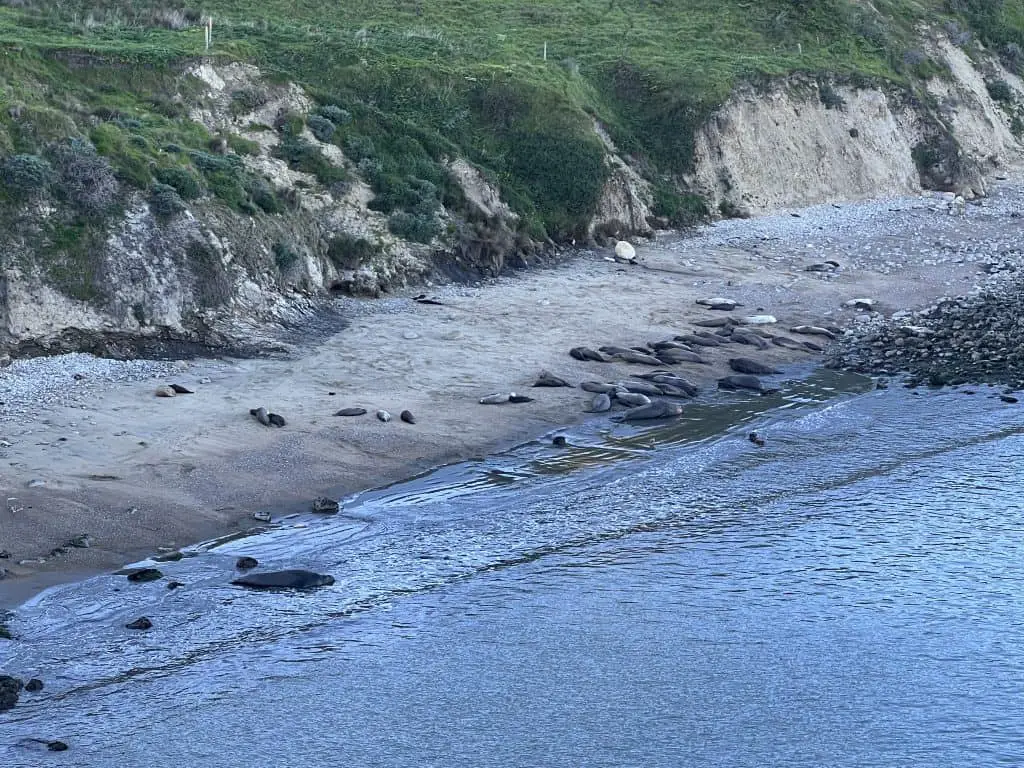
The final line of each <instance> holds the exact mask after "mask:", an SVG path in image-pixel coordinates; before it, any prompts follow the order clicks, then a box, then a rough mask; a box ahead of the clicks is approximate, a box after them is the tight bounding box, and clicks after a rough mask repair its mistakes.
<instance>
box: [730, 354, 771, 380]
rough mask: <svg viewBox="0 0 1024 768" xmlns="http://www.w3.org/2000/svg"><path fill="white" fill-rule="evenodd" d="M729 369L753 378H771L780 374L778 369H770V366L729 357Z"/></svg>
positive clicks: (742, 358) (747, 358)
mask: <svg viewBox="0 0 1024 768" xmlns="http://www.w3.org/2000/svg"><path fill="white" fill-rule="evenodd" d="M729 367H730V368H732V369H733V370H734V371H736V373H751V374H754V375H755V376H771V375H772V374H776V373H782V371H780V370H779V369H778V368H772V367H771V366H770V365H765V364H763V363H759V362H757V361H756V360H751V359H750V358H749V357H730V358H729Z"/></svg>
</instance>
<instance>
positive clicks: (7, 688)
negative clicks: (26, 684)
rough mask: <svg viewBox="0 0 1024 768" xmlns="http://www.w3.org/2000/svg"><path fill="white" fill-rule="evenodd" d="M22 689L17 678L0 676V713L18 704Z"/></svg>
mask: <svg viewBox="0 0 1024 768" xmlns="http://www.w3.org/2000/svg"><path fill="white" fill-rule="evenodd" d="M22 687H23V686H22V682H21V680H19V679H18V678H16V677H11V676H9V675H0V712H3V711H5V710H8V709H10V708H11V707H13V706H14V705H15V704H17V703H18V697H19V696H20V695H21V689H22Z"/></svg>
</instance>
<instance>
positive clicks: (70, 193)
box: [48, 140, 148, 219]
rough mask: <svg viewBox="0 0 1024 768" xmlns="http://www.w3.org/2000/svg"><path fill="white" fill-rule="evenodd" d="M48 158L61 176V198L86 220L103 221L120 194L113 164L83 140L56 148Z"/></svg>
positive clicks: (59, 191)
mask: <svg viewBox="0 0 1024 768" xmlns="http://www.w3.org/2000/svg"><path fill="white" fill-rule="evenodd" d="M48 154H49V156H50V162H51V164H52V165H53V167H54V170H55V171H56V172H57V181H56V183H55V185H54V188H55V189H56V191H57V194H58V195H59V196H60V197H61V198H62V199H63V200H65V201H66V202H67V203H68V204H70V205H71V206H72V207H73V208H75V209H76V210H77V211H78V212H79V213H80V214H82V215H83V216H85V217H87V218H93V219H102V218H103V217H104V216H105V215H106V214H107V213H108V212H109V211H110V209H111V208H112V207H113V205H114V203H116V202H117V195H118V192H119V190H120V186H119V184H118V183H117V177H116V176H115V174H114V169H113V168H112V167H111V165H110V161H108V160H107V158H105V157H102V156H101V155H99V154H97V152H96V150H95V149H94V148H93V147H92V145H91V144H89V143H88V142H86V141H82V140H72V141H69V142H66V143H63V144H56V145H53V146H51V147H50V148H49V151H48ZM147 174H148V171H147Z"/></svg>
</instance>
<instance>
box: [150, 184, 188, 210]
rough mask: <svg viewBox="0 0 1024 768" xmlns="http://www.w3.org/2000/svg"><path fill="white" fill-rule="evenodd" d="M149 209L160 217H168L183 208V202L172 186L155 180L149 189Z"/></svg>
mask: <svg viewBox="0 0 1024 768" xmlns="http://www.w3.org/2000/svg"><path fill="white" fill-rule="evenodd" d="M149 210H151V211H152V212H153V214H154V215H155V216H157V217H159V218H161V219H169V218H171V217H172V216H174V215H176V214H179V213H181V212H182V211H184V210H185V203H184V202H183V201H182V199H181V198H180V197H179V196H178V193H177V191H176V190H175V189H174V187H172V186H170V185H169V184H161V183H160V182H155V183H154V184H153V187H152V188H151V189H150V191H149Z"/></svg>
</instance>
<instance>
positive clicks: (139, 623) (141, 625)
mask: <svg viewBox="0 0 1024 768" xmlns="http://www.w3.org/2000/svg"><path fill="white" fill-rule="evenodd" d="M124 627H125V629H152V628H153V622H152V621H150V620H149V618H148V617H146V616H140V617H139V618H137V619H136V620H135V621H130V622H128V623H127V624H125V625H124Z"/></svg>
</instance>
